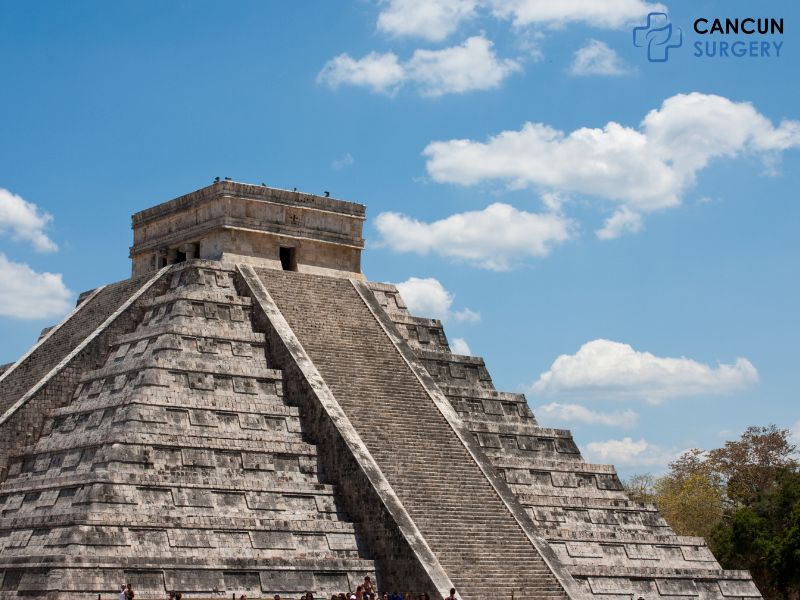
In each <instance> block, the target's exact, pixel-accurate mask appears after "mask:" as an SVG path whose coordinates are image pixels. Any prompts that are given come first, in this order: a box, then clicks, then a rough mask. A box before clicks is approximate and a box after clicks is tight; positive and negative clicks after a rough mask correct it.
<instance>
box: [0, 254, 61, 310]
mask: <svg viewBox="0 0 800 600" xmlns="http://www.w3.org/2000/svg"><path fill="white" fill-rule="evenodd" d="M73 296H74V294H73V293H72V292H71V291H70V290H69V289H67V287H66V286H65V285H64V282H63V281H62V279H61V275H60V274H57V273H37V272H36V271H34V270H33V269H31V268H30V267H29V266H28V265H26V264H23V263H15V262H12V261H10V260H8V259H7V258H6V257H5V256H4V255H3V254H0V315H2V316H4V317H14V318H17V319H43V318H47V317H54V316H61V315H63V314H65V313H67V312H69V310H70V309H71V308H72V305H73Z"/></svg>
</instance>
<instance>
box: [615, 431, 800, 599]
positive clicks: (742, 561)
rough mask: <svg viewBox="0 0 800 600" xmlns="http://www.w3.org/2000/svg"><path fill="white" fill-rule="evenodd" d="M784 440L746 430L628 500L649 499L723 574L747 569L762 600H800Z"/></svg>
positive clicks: (799, 521)
mask: <svg viewBox="0 0 800 600" xmlns="http://www.w3.org/2000/svg"><path fill="white" fill-rule="evenodd" d="M796 453H797V447H796V446H795V445H794V444H793V443H792V441H791V437H790V432H789V431H788V430H787V429H780V428H778V427H776V426H775V425H770V426H768V427H748V428H747V429H746V430H745V431H744V433H742V435H741V436H740V437H739V439H737V440H733V441H728V442H725V444H724V446H723V447H722V448H716V449H713V450H709V451H707V452H704V451H702V450H697V449H694V450H689V451H688V452H685V453H684V454H683V455H681V456H680V457H678V458H677V459H676V460H675V461H674V462H672V463H671V464H670V465H669V472H668V473H667V474H666V475H664V476H663V477H660V478H658V479H657V480H656V481H655V483H654V484H652V485H650V483H649V482H650V481H651V480H648V479H647V478H648V476H639V477H633V478H631V479H630V480H629V482H628V489H629V490H631V497H632V499H637V500H638V499H640V498H646V497H648V494H652V495H653V496H654V500H655V503H656V505H657V506H658V508H659V509H660V511H661V514H662V515H663V516H664V518H665V519H666V521H667V523H669V525H670V526H671V527H672V528H673V529H674V530H675V532H676V533H678V534H681V535H696V536H702V537H705V538H706V540H707V541H708V543H709V546H710V547H711V550H712V551H713V552H714V555H715V556H716V557H717V560H719V562H720V564H721V565H722V567H723V568H726V569H748V570H749V571H750V572H751V574H752V575H753V580H754V581H755V583H756V585H757V586H758V588H759V590H761V593H762V594H763V595H764V597H765V598H766V599H768V600H777V599H783V600H789V599H791V600H798V598H800V467H799V466H798V462H797V459H796V455H797V454H796Z"/></svg>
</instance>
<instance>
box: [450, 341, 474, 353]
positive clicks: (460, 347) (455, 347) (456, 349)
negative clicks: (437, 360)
mask: <svg viewBox="0 0 800 600" xmlns="http://www.w3.org/2000/svg"><path fill="white" fill-rule="evenodd" d="M450 351H451V352H452V353H453V354H461V355H465V356H471V355H472V350H470V349H469V344H467V340H465V339H464V338H454V339H453V341H452V342H451V343H450Z"/></svg>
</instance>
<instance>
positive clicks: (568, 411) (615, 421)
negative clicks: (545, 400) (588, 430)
mask: <svg viewBox="0 0 800 600" xmlns="http://www.w3.org/2000/svg"><path fill="white" fill-rule="evenodd" d="M535 412H536V416H537V417H538V418H539V420H540V421H543V422H547V423H551V424H553V425H559V424H562V423H590V424H596V425H607V426H609V427H635V426H636V425H637V424H638V423H639V415H638V414H637V413H636V412H634V411H632V410H624V411H616V412H599V411H594V410H590V409H588V408H586V407H585V406H582V405H580V404H559V403H558V402H551V403H550V404H544V405H542V406H540V407H539V408H537V409H536V411H535Z"/></svg>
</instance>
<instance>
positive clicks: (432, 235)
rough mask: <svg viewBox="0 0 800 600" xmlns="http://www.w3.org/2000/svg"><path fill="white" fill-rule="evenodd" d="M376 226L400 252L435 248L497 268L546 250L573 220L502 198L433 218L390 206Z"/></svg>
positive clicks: (567, 230)
mask: <svg viewBox="0 0 800 600" xmlns="http://www.w3.org/2000/svg"><path fill="white" fill-rule="evenodd" d="M375 226H376V227H377V228H378V231H379V232H380V233H381V235H382V240H381V241H382V244H383V245H386V246H388V247H389V248H391V249H392V250H395V251H397V252H416V253H417V254H422V255H426V254H428V253H429V252H435V253H436V254H440V255H442V256H445V257H447V258H452V259H456V260H459V261H463V262H466V263H469V264H472V265H475V266H478V267H482V268H485V269H491V270H494V271H505V270H508V269H510V268H511V267H512V266H514V265H515V264H516V263H518V262H521V261H522V260H523V259H526V258H529V257H531V256H534V257H543V256H547V255H548V254H549V253H550V250H551V248H552V246H554V245H555V244H559V243H562V242H565V241H567V240H568V239H570V238H571V237H572V235H573V231H574V223H573V221H571V220H570V219H567V218H565V217H563V216H562V215H560V214H558V213H555V212H545V213H529V212H525V211H521V210H517V209H516V208H514V207H513V206H510V205H508V204H502V203H495V204H491V205H489V206H487V207H486V208H484V209H483V210H479V211H468V212H463V213H458V214H454V215H450V216H449V217H446V218H444V219H440V220H439V221H433V222H432V223H425V222H422V221H418V220H416V219H412V218H411V217H407V216H405V215H403V214H400V213H394V212H385V213H381V214H379V215H378V217H377V218H376V219H375Z"/></svg>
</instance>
